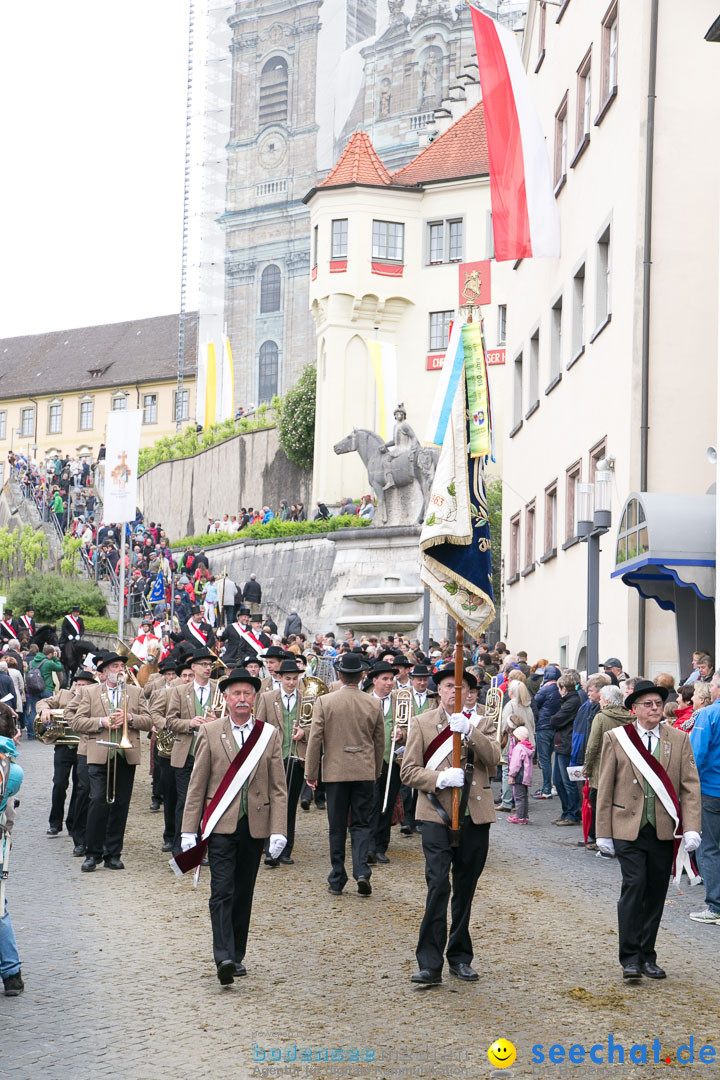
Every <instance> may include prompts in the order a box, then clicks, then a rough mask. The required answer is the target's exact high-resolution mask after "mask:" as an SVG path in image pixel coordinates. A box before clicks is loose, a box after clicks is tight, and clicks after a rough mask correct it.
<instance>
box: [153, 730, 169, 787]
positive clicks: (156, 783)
mask: <svg viewBox="0 0 720 1080" xmlns="http://www.w3.org/2000/svg"><path fill="white" fill-rule="evenodd" d="M159 758H160V755H159V754H158V748H157V743H155V745H154V746H153V774H152V797H153V799H158V800H160V799H162V798H163V783H162V777H161V776H160V773H159V770H158V760H159ZM166 760H167V759H166Z"/></svg>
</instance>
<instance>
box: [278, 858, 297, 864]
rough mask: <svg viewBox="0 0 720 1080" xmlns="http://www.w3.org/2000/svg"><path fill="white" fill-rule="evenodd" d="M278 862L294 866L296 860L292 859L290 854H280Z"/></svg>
mask: <svg viewBox="0 0 720 1080" xmlns="http://www.w3.org/2000/svg"><path fill="white" fill-rule="evenodd" d="M278 862H281V863H282V864H283V866H294V865H295V860H294V859H291V858H290V856H289V855H279V856H278Z"/></svg>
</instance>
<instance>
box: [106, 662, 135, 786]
mask: <svg viewBox="0 0 720 1080" xmlns="http://www.w3.org/2000/svg"><path fill="white" fill-rule="evenodd" d="M127 678H128V677H127V674H126V673H125V672H124V671H121V672H120V673H119V674H118V677H117V686H118V689H119V690H120V694H121V697H122V712H123V722H122V734H121V736H120V739H119V740H118V738H117V735H116V730H115V728H112V727H111V728H108V737H107V739H98V740H97V745H98V746H107V747H108V763H107V773H106V779H105V802H106V803H107V804H108V806H112V804H113V803H114V802H115V796H116V793H117V759H118V755H117V751H118V750H132V743H131V742H130V735H129V733H128V694H127ZM110 758H112V764H111V762H110Z"/></svg>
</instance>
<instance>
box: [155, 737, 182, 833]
mask: <svg viewBox="0 0 720 1080" xmlns="http://www.w3.org/2000/svg"><path fill="white" fill-rule="evenodd" d="M176 771H177V770H176V769H173V767H172V765H171V764H170V758H169V757H163V756H162V754H158V755H157V757H156V758H155V771H154V774H153V779H157V781H158V785H159V790H160V794H161V795H162V804H163V816H164V818H165V827H164V829H163V843H164V844H172V843H173V842H174V840H175V812H176V809H177V787H176V786H175V773H176Z"/></svg>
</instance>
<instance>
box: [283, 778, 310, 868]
mask: <svg viewBox="0 0 720 1080" xmlns="http://www.w3.org/2000/svg"><path fill="white" fill-rule="evenodd" d="M284 765H285V779H286V781H287V844H286V845H285V847H284V849H283V852H282V854H283V855H292V850H293V848H294V846H295V820H296V818H297V808H298V803H299V802H300V792H301V791H302V789H303V787H304V786H305V763H304V762H303V761H301V760H300V758H286V759H285V761H284Z"/></svg>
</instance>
